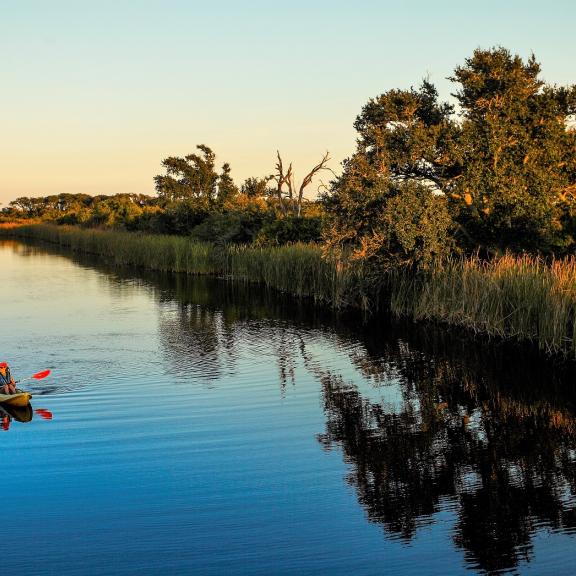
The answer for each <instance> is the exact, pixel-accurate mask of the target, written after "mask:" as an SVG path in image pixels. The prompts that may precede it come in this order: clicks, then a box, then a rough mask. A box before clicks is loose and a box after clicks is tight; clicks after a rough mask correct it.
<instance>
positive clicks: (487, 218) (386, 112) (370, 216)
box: [325, 48, 576, 253]
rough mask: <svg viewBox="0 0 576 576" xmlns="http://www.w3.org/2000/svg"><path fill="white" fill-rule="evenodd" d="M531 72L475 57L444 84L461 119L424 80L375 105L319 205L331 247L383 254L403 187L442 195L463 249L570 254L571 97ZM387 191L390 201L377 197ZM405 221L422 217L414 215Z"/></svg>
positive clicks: (500, 57) (574, 95) (575, 164)
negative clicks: (386, 214) (385, 215)
mask: <svg viewBox="0 0 576 576" xmlns="http://www.w3.org/2000/svg"><path fill="white" fill-rule="evenodd" d="M539 73H540V66H539V64H538V63H537V62H536V60H535V58H534V57H531V58H530V59H528V61H527V62H524V61H523V60H522V59H521V58H520V57H519V56H514V55H512V54H511V53H510V52H509V51H508V50H506V49H504V48H494V49H491V50H480V49H478V50H476V51H475V52H474V54H473V56H472V57H471V58H469V59H467V60H466V61H465V63H464V65H463V66H459V67H457V68H456V70H455V72H454V76H453V77H452V78H451V80H452V81H453V82H454V83H456V84H457V85H458V89H457V91H456V93H455V94H454V96H455V97H456V98H457V100H458V103H459V105H460V113H459V114H458V115H457V114H456V113H455V110H454V109H453V107H452V106H451V105H449V104H447V103H442V102H440V101H439V99H438V93H437V91H436V89H435V87H434V86H433V85H432V84H431V83H430V82H429V81H428V80H425V81H424V82H423V83H422V85H421V86H420V87H419V88H418V89H414V88H412V89H410V90H390V91H388V92H386V93H384V94H382V95H380V96H378V97H377V98H374V99H371V100H370V101H369V102H368V103H367V104H366V106H365V107H364V108H363V110H362V112H361V113H360V115H359V116H358V118H357V119H356V122H355V124H354V126H355V128H356V130H357V131H358V133H359V138H358V143H357V148H356V151H355V153H354V154H353V156H352V157H351V158H349V159H347V160H346V161H345V162H344V171H343V174H342V176H341V177H340V178H339V179H337V180H336V181H335V182H334V183H333V186H332V190H331V193H330V194H328V195H327V196H326V197H325V200H326V206H327V209H328V212H329V215H330V221H331V225H330V228H329V230H328V240H329V242H330V243H331V244H332V245H333V246H340V247H342V246H344V245H348V246H349V247H351V248H352V249H353V250H356V251H357V252H358V253H362V252H363V250H364V248H363V246H364V245H365V243H366V238H368V237H375V236H378V237H381V238H382V243H383V246H384V245H386V244H388V243H389V242H390V238H388V237H386V236H385V235H382V230H381V225H382V211H385V210H387V209H388V208H387V200H386V198H387V197H392V196H394V197H395V196H396V195H397V194H402V190H403V184H406V183H408V182H411V183H420V184H421V185H425V186H428V187H429V191H430V194H433V193H435V194H438V193H439V192H441V193H443V194H444V195H445V197H446V199H447V201H448V202H449V207H450V210H451V213H452V216H453V218H454V219H455V222H456V223H457V225H458V229H459V230H460V232H461V234H460V242H461V245H462V246H463V247H464V248H467V249H475V248H478V247H479V246H482V247H486V248H488V249H491V250H497V251H501V250H505V249H513V250H524V249H528V250H536V251H543V252H547V251H553V250H556V251H558V250H560V251H562V250H567V249H569V248H570V247H572V246H574V238H573V237H572V230H573V229H574V211H575V210H574V206H575V204H574V196H575V193H576V131H574V130H573V129H570V128H569V127H568V124H567V120H568V118H569V117H570V115H572V114H574V113H575V111H576V88H575V87H573V86H572V87H567V88H563V87H556V86H548V85H545V84H544V83H543V81H542V80H541V79H540V78H539ZM391 185H393V186H392V188H390V186H391ZM391 189H394V190H396V192H395V193H394V194H393V195H392V196H390V194H387V193H385V194H383V191H389V190H391ZM406 190H410V191H413V189H412V188H406ZM411 193H412V192H411ZM418 198H419V199H420V200H417V199H416V198H413V200H414V201H415V202H422V201H423V200H424V198H425V197H424V196H422V195H419V196H418ZM435 204H436V205H437V206H440V205H441V203H440V202H435ZM413 211H414V214H419V213H420V214H424V212H422V204H418V205H415V206H414V209H413ZM441 220H442V221H444V219H443V218H442V219H441ZM430 222H431V220H430V218H429V217H426V218H424V220H422V222H420V225H421V226H422V227H423V229H425V228H426V227H429V226H430ZM354 230H356V231H357V234H354V232H353V231H354ZM444 232H445V231H444V230H442V231H440V232H439V233H440V237H441V236H442V235H443V234H444Z"/></svg>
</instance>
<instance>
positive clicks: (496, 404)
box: [0, 241, 576, 576]
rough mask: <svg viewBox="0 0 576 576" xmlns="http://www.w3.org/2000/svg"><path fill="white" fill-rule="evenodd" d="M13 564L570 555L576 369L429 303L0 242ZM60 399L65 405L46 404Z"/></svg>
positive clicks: (426, 564)
mask: <svg viewBox="0 0 576 576" xmlns="http://www.w3.org/2000/svg"><path fill="white" fill-rule="evenodd" d="M0 265H1V270H2V282H1V283H0V298H1V299H0V304H1V319H2V328H3V330H2V333H1V335H0V355H1V356H2V357H3V358H2V359H4V358H5V359H7V360H9V361H10V363H11V364H12V367H13V372H14V373H16V375H17V376H21V377H24V376H26V375H28V374H32V373H34V372H36V371H39V370H41V369H43V368H51V369H52V370H53V377H51V378H50V379H49V380H47V381H43V382H37V383H35V384H33V385H30V386H29V388H30V389H32V390H33V392H35V397H34V399H33V401H32V406H33V410H34V411H35V412H33V413H32V414H33V418H32V420H31V421H29V422H20V421H18V419H23V420H26V419H28V418H29V416H30V414H22V413H21V414H15V415H13V416H14V418H13V419H12V421H11V422H10V424H9V429H8V430H7V431H6V432H1V431H0V440H1V453H2V462H3V466H2V476H1V483H0V486H1V487H2V492H1V494H2V520H3V530H2V540H1V546H2V564H1V565H2V568H3V571H4V573H6V574H139V575H145V574H199V575H203V574H219V575H220V574H298V575H300V574H302V575H305V574H342V575H356V574H358V575H368V574H370V575H372V574H386V575H394V574H442V575H445V574H463V573H467V572H477V573H510V574H538V575H542V574H554V575H556V576H558V575H562V574H573V573H574V572H575V570H576V540H575V537H574V536H575V532H576V497H575V494H576V405H575V400H576V390H575V388H576V380H575V378H574V374H573V373H571V371H570V369H569V368H568V367H565V366H564V367H562V366H552V365H551V364H547V363H544V362H542V361H541V360H540V359H538V357H537V355H536V354H534V353H530V352H529V351H528V352H519V351H516V350H515V349H513V348H510V347H505V346H494V345H491V344H489V343H483V342H480V341H476V342H470V341H469V340H466V339H464V338H462V337H460V336H459V335H458V334H452V335H449V334H446V333H445V332H444V331H442V330H434V329H431V328H426V327H413V326H399V325H385V324H384V323H380V324H379V323H378V322H372V324H371V325H364V324H362V323H361V322H357V321H355V320H354V319H334V318H331V317H330V316H328V315H326V314H325V313H322V312H320V311H318V310H313V309H311V308H310V307H307V306H306V305H304V304H296V303H294V302H291V301H290V300H288V299H285V298H282V297H279V296H278V295H274V294H269V293H266V292H264V291H261V290H259V289H257V288H255V287H253V286H245V285H240V284H226V283H223V282H219V281H216V280H207V279H190V278H184V277H165V276H158V275H150V274H146V275H144V274H139V273H137V272H133V271H132V272H130V271H128V272H126V271H118V270H116V271H114V270H109V269H106V267H105V266H103V265H102V264H101V263H100V264H99V263H97V262H87V261H86V260H84V261H75V260H74V259H73V258H72V257H68V256H65V255H58V254H56V253H53V252H52V253H50V252H49V251H47V250H46V249H44V248H34V247H26V246H23V245H21V244H16V243H13V242H7V241H4V242H1V243H0ZM50 414H51V415H52V418H51V419H50Z"/></svg>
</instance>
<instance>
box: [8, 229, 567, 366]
mask: <svg viewBox="0 0 576 576" xmlns="http://www.w3.org/2000/svg"><path fill="white" fill-rule="evenodd" d="M2 237H5V238H10V237H16V238H23V239H34V240H40V241H42V242H48V243H51V244H56V245H59V246H63V247H66V248H69V249H71V250H72V251H74V252H78V253H84V254H92V255H97V256H100V257H102V258H104V259H105V260H106V262H108V263H110V264H113V265H120V266H130V267H135V268H144V269H148V270H156V271H162V272H178V273H185V274H190V275H212V276H220V277H223V278H226V279H228V280H235V281H242V282H254V283H258V284H262V285H264V286H265V287H268V288H272V289H274V290H278V291H280V292H283V293H287V294H290V295H292V296H296V297H298V298H308V299H311V300H313V302H314V303H316V304H323V305H327V306H329V307H332V308H334V309H345V308H354V309H359V310H362V311H364V312H368V313H370V312H374V311H377V312H379V313H380V312H383V311H384V313H389V314H392V315H393V316H396V317H407V318H410V319H412V320H414V321H432V322H437V323H441V324H442V325H444V326H446V327H447V328H450V327H460V328H465V329H466V330H469V331H470V332H472V333H476V334H482V335H486V336H489V337H496V338H498V339H503V340H512V341H517V342H519V343H522V342H523V341H524V342H526V341H528V342H532V343H534V344H535V345H536V346H537V347H538V348H539V349H540V350H541V351H542V352H543V353H544V355H546V356H551V357H553V356H561V357H563V358H564V359H570V360H575V359H576V259H574V258H567V259H563V260H555V261H552V262H551V263H545V262H543V261H542V260H539V259H537V258H532V257H528V256H520V257H514V256H511V255H505V256H502V257H500V258H498V259H496V260H494V261H493V262H489V263H487V262H482V261H480V260H478V259H473V258H469V259H458V260H452V261H450V262H448V263H447V264H444V265H443V266H441V267H440V266H438V267H436V268H434V269H433V270H431V271H430V272H429V273H428V274H426V275H425V276H424V275H414V274H411V273H409V272H408V271H406V270H396V271H393V272H391V273H389V274H388V275H387V276H386V277H385V278H383V279H382V280H383V281H382V284H381V286H380V288H379V289H378V290H377V291H375V290H374V289H373V288H371V287H370V281H369V279H368V278H366V277H365V276H364V275H363V271H362V269H361V268H359V267H354V266H353V265H352V264H351V263H347V262H340V261H338V262H337V261H331V260H328V259H325V258H323V256H322V249H321V247H320V246H317V245H310V244H293V245H287V246H278V247H253V246H226V247H218V246H214V245H211V244H205V243H200V242H197V241H193V240H191V239H189V238H186V237H182V236H163V235H153V234H141V233H135V232H118V231H103V230H95V229H82V228H78V227H75V226H55V225H47V224H40V225H33V226H20V227H16V228H10V229H4V230H0V238H2Z"/></svg>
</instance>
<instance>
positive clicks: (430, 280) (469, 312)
mask: <svg viewBox="0 0 576 576" xmlns="http://www.w3.org/2000/svg"><path fill="white" fill-rule="evenodd" d="M390 289H391V303H390V307H391V310H392V312H393V313H394V314H396V315H406V316H410V317H412V318H414V319H415V320H424V319H428V320H437V321H441V322H446V323H448V324H457V325H461V326H465V327H466V328H470V329H472V330H475V331H477V332H483V333H486V334H490V335H494V336H498V337H501V338H518V339H528V340H532V341H534V342H536V343H538V346H539V347H540V348H541V349H543V350H545V351H546V352H548V353H551V354H558V353H561V354H565V355H569V356H571V357H573V358H576V322H575V318H576V259H575V258H573V257H570V258H566V259H562V260H553V261H551V262H545V261H544V260H542V259H540V258H536V257H532V256H512V255H510V254H508V255H505V256H502V257H500V258H497V259H494V260H491V261H489V262H486V261H482V260H480V259H478V258H468V259H459V260H451V261H449V262H447V263H445V264H443V265H442V266H440V265H438V266H437V267H436V268H434V269H433V270H432V271H430V273H429V274H427V275H421V276H414V275H412V274H409V273H406V272H395V273H394V275H393V278H391V280H390Z"/></svg>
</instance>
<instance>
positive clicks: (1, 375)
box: [0, 362, 16, 394]
mask: <svg viewBox="0 0 576 576" xmlns="http://www.w3.org/2000/svg"><path fill="white" fill-rule="evenodd" d="M0 393H2V394H15V393H16V383H15V382H14V378H12V376H11V374H10V366H8V364H6V362H0Z"/></svg>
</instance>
